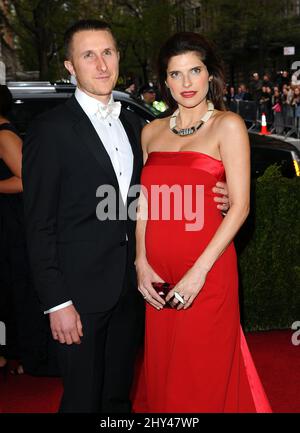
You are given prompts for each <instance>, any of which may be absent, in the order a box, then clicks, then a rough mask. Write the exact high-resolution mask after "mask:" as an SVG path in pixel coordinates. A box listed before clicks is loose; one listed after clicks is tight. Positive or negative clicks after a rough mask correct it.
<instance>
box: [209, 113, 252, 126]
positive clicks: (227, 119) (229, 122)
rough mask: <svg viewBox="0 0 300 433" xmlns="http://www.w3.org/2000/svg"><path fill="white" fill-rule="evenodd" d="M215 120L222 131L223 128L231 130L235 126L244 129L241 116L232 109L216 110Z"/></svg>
mask: <svg viewBox="0 0 300 433" xmlns="http://www.w3.org/2000/svg"><path fill="white" fill-rule="evenodd" d="M215 120H216V124H217V125H218V127H220V128H221V129H222V131H224V129H225V130H232V129H235V128H243V129H246V126H245V122H244V120H243V119H242V117H241V116H239V115H238V114H236V113H233V112H232V111H218V113H217V115H216V119H215Z"/></svg>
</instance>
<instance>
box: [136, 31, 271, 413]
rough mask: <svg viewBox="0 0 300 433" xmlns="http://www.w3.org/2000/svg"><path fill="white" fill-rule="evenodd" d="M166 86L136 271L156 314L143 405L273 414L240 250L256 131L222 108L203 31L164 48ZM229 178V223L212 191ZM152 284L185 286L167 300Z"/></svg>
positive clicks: (148, 144) (152, 136) (150, 327)
mask: <svg viewBox="0 0 300 433" xmlns="http://www.w3.org/2000/svg"><path fill="white" fill-rule="evenodd" d="M159 79H160V85H161V90H162V93H163V95H164V97H165V99H166V102H167V103H168V105H169V107H170V109H171V112H172V116H170V117H166V118H164V119H157V120H155V121H154V122H152V123H151V124H149V125H147V126H146V127H145V128H144V130H143V134H142V144H143V151H144V156H145V166H144V169H143V172H142V185H143V194H142V195H141V199H140V215H139V216H140V218H139V220H138V223H137V256H136V269H137V274H138V282H139V290H140V292H141V294H142V295H143V296H144V298H145V300H146V302H147V307H146V331H145V349H144V358H143V363H142V366H141V371H140V375H139V378H138V383H137V389H136V392H135V395H134V399H133V410H134V411H135V412H175V413H176V412H271V409H270V406H269V403H268V400H267V398H266V395H265V393H264V390H263V387H262V385H261V382H260V380H259V377H258V375H257V372H256V369H255V367H254V364H253V361H252V358H251V355H250V353H249V350H248V347H247V343H246V341H245V338H244V335H243V332H242V329H241V326H240V313H239V300H238V274H237V260H236V253H235V248H234V245H233V239H234V236H235V235H236V233H237V231H238V230H239V228H240V227H241V225H242V224H243V222H244V221H245V219H246V217H247V215H248V212H249V189H250V162H249V161H250V155H249V154H250V151H249V141H248V134H247V130H246V128H245V125H244V122H243V120H242V119H241V118H240V117H239V116H238V115H236V114H234V113H230V112H226V111H225V110H224V106H223V99H222V94H223V83H224V81H223V73H222V67H221V62H220V61H219V59H218V58H217V56H216V54H215V53H214V51H213V49H212V48H211V45H210V44H209V42H208V41H207V40H206V39H204V38H203V37H201V36H200V35H198V34H195V33H178V34H176V35H174V36H173V37H171V38H170V39H169V40H168V41H167V42H166V44H165V45H164V46H163V47H162V49H161V52H160V57H159ZM175 110H176V111H175ZM225 179H226V182H227V185H228V191H229V200H230V209H229V211H228V213H227V214H226V216H225V217H224V218H223V217H222V215H221V213H220V211H219V210H218V209H217V208H216V206H215V203H214V194H213V193H212V187H213V186H214V185H215V183H216V181H224V180H225ZM145 214H146V217H145ZM154 282H168V283H171V284H173V285H175V287H174V288H173V289H171V291H170V292H169V293H168V295H167V298H166V299H165V300H164V299H163V297H161V296H159V295H158V294H157V292H156V291H155V290H154V288H153V286H152V283H154ZM174 295H175V296H174ZM167 301H170V303H168V302H167ZM169 305H171V306H172V307H173V308H167V306H169Z"/></svg>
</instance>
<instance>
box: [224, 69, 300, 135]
mask: <svg viewBox="0 0 300 433" xmlns="http://www.w3.org/2000/svg"><path fill="white" fill-rule="evenodd" d="M224 100H225V102H226V104H227V106H228V108H229V109H233V111H236V110H235V109H234V107H235V105H236V104H237V103H238V102H239V101H253V103H255V106H256V113H257V119H260V118H261V115H262V113H265V115H266V119H267V122H268V123H269V124H272V128H273V130H274V132H276V133H277V134H283V133H284V132H285V130H286V128H289V129H291V128H294V130H295V131H299V129H300V122H299V119H300V70H299V71H296V72H293V73H289V71H287V70H283V71H277V72H276V73H273V74H271V73H265V74H264V75H263V76H260V75H259V74H258V73H257V72H254V73H253V74H252V76H251V78H250V80H249V83H248V84H246V83H239V85H238V86H237V87H235V86H227V87H226V89H225V90H224Z"/></svg>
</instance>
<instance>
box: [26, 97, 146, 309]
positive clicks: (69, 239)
mask: <svg viewBox="0 0 300 433" xmlns="http://www.w3.org/2000/svg"><path fill="white" fill-rule="evenodd" d="M120 120H121V122H122V124H123V126H124V128H125V130H126V133H127V136H128V138H129V141H130V144H131V147H132V151H133V155H134V168H133V174H132V179H131V185H134V184H139V182H140V172H141V168H142V165H143V161H142V149H141V145H140V133H141V128H142V124H141V120H140V119H139V118H138V117H137V116H136V115H135V114H134V113H132V112H129V111H127V110H124V109H122V110H121V115H120ZM22 176H23V188H24V210H25V224H26V231H27V242H28V251H29V257H30V263H31V267H32V271H33V276H34V280H35V285H36V288H37V290H38V293H39V296H40V299H41V301H42V304H43V308H44V309H49V308H51V307H54V306H56V305H59V304H61V303H64V302H66V301H68V300H72V301H73V303H74V305H75V307H76V308H77V309H78V311H79V312H87V313H88V312H101V311H106V310H108V309H110V308H112V307H113V306H114V305H115V303H116V302H117V300H118V298H119V296H120V293H121V290H122V287H123V283H124V278H127V277H128V273H129V274H131V278H132V281H133V280H134V279H135V269H134V258H135V221H131V220H129V219H127V220H121V219H119V218H118V216H117V218H116V219H115V220H105V221H100V220H98V218H97V216H96V208H97V205H98V204H99V201H100V200H101V199H100V198H99V197H96V190H97V188H98V187H99V186H101V185H104V184H108V185H111V186H113V187H114V188H115V191H116V195H117V197H118V196H120V192H119V185H118V181H117V178H116V175H115V172H114V169H113V166H112V164H111V160H110V158H109V156H108V154H107V152H106V150H105V148H104V146H103V144H102V142H101V140H100V139H99V137H98V134H97V132H96V131H95V129H94V127H93V125H92V124H91V122H90V120H89V118H88V117H87V115H86V114H85V112H84V111H83V110H82V108H81V107H80V105H79V104H78V102H77V100H76V98H75V97H74V96H73V97H71V98H70V100H68V101H67V102H66V103H65V104H62V105H60V106H58V107H56V108H55V109H54V110H51V111H49V112H47V113H46V114H43V115H42V116H40V117H39V118H38V119H37V120H36V121H35V122H34V123H33V125H32V126H31V128H30V129H29V131H28V134H27V136H26V139H25V142H24V146H23V168H22ZM120 200H121V199H120ZM132 200H134V197H133V198H128V200H127V203H126V205H125V206H129V205H130V203H131V201H132ZM122 203H123V202H122V200H121V204H120V206H121V208H122ZM123 210H124V208H123ZM126 234H127V236H128V243H127V242H126ZM127 247H128V248H127Z"/></svg>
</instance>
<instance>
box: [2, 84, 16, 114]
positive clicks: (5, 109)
mask: <svg viewBox="0 0 300 433" xmlns="http://www.w3.org/2000/svg"><path fill="white" fill-rule="evenodd" d="M12 106H13V97H12V94H11V93H10V90H9V89H8V87H7V86H5V85H1V86H0V115H1V116H6V115H7V114H8V113H9V112H10V110H11V108H12Z"/></svg>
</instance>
